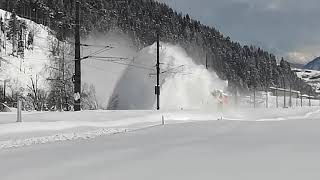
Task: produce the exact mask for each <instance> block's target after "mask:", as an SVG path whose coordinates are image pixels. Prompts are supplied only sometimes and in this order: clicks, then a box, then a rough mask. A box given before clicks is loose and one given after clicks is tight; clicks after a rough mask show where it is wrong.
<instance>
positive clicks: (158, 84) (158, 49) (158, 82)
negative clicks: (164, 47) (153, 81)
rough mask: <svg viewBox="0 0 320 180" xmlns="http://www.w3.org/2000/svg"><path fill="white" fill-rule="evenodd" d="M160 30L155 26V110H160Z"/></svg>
mask: <svg viewBox="0 0 320 180" xmlns="http://www.w3.org/2000/svg"><path fill="white" fill-rule="evenodd" d="M159 76H160V31H159V27H157V86H156V95H157V110H160V79H159V78H160V77H159Z"/></svg>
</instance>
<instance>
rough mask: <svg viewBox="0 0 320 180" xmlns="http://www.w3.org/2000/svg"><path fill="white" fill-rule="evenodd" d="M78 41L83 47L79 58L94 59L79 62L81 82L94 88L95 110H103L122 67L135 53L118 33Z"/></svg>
mask: <svg viewBox="0 0 320 180" xmlns="http://www.w3.org/2000/svg"><path fill="white" fill-rule="evenodd" d="M81 41H82V43H83V44H84V45H86V46H83V48H82V55H81V56H82V57H86V56H96V57H90V58H88V59H86V60H83V61H82V80H83V82H85V83H87V84H89V85H93V86H94V87H95V90H96V96H97V99H98V104H99V108H106V107H107V103H108V101H109V98H110V96H111V94H112V92H113V90H114V87H115V85H116V83H117V81H118V80H119V79H120V77H121V75H122V74H123V72H124V71H125V69H126V68H127V65H126V64H129V63H130V61H132V59H133V57H134V56H135V54H136V53H137V50H136V48H135V47H134V45H133V43H132V41H131V39H130V38H129V37H128V36H127V35H125V34H123V33H119V32H109V33H106V34H103V33H91V34H90V35H89V36H88V37H87V38H86V39H82V40H81ZM107 46H110V47H111V48H107ZM97 57H99V58H97ZM119 58H124V59H119Z"/></svg>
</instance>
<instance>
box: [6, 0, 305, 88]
mask: <svg viewBox="0 0 320 180" xmlns="http://www.w3.org/2000/svg"><path fill="white" fill-rule="evenodd" d="M80 2H81V12H82V16H81V24H82V29H81V32H82V36H83V37H86V36H87V35H88V34H89V33H91V32H108V31H110V30H117V31H121V32H124V33H127V34H129V35H130V36H131V37H132V39H133V40H134V42H135V44H136V46H137V48H142V47H145V46H147V45H151V44H153V43H154V42H155V40H156V33H157V30H159V32H160V33H161V41H164V42H170V43H173V44H179V45H181V46H182V47H183V48H185V49H186V50H187V52H188V53H189V54H190V56H192V57H194V59H195V60H196V61H197V62H196V63H198V64H205V63H206V59H207V62H208V67H209V68H210V69H211V70H214V71H215V72H216V73H217V74H218V75H219V76H220V77H221V78H222V79H227V80H229V86H230V89H236V88H233V87H235V86H236V87H238V89H239V90H240V89H241V90H242V91H247V90H250V89H253V88H257V89H260V90H265V89H266V88H267V87H270V86H278V87H284V86H286V87H287V88H288V86H289V85H291V86H292V89H296V90H302V91H303V92H304V93H309V92H310V91H311V87H310V86H309V85H307V84H306V83H304V82H303V81H302V80H301V79H299V78H298V77H297V76H296V75H295V74H294V73H292V72H291V68H290V64H289V63H288V62H286V61H285V60H283V59H282V60H281V62H280V63H279V65H278V64H277V61H276V57H275V55H273V54H271V53H268V52H267V51H264V50H262V49H260V48H258V47H253V46H247V45H245V46H242V45H240V44H239V43H238V42H233V41H231V40H230V38H229V37H225V36H223V35H222V33H220V32H219V31H218V30H216V29H215V28H213V27H208V26H206V25H203V24H201V23H200V22H199V21H197V20H194V19H191V18H190V17H189V15H187V14H186V15H184V14H182V13H178V12H176V11H174V10H173V9H172V8H170V7H169V6H167V5H166V4H163V3H159V2H156V1H154V0H81V1H80ZM74 4H75V1H74V0H2V2H1V8H4V9H6V10H8V11H10V12H13V11H15V12H16V13H17V14H18V15H20V16H22V17H26V18H29V19H32V20H34V21H36V22H37V23H41V24H44V25H46V26H49V27H50V28H51V29H52V30H53V32H52V33H55V34H56V36H57V38H59V39H61V40H63V39H64V38H66V37H72V36H73V24H74V13H73V12H74V6H75V5H74Z"/></svg>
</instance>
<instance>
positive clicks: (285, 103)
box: [283, 77, 287, 108]
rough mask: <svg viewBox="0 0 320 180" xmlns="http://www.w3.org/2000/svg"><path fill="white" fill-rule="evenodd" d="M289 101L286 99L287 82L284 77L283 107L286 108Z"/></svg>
mask: <svg viewBox="0 0 320 180" xmlns="http://www.w3.org/2000/svg"><path fill="white" fill-rule="evenodd" d="M286 106H287V101H286V82H285V80H284V77H283V108H286Z"/></svg>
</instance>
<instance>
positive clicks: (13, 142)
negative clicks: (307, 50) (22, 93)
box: [0, 107, 319, 149]
mask: <svg viewBox="0 0 320 180" xmlns="http://www.w3.org/2000/svg"><path fill="white" fill-rule="evenodd" d="M318 109H319V108H318V107H305V108H295V109H282V108H280V109H274V108H271V109H263V108H262V109H256V110H253V109H225V110H224V112H215V111H209V110H207V111H192V110H189V111H159V112H157V111H84V112H63V113H59V112H42V113H27V112H24V113H23V117H22V120H23V123H16V114H15V113H1V114H0V149H6V148H13V147H23V146H29V145H35V144H45V143H52V142H56V141H66V140H76V139H91V138H96V137H98V136H103V135H109V134H115V133H121V132H128V131H134V130H137V129H141V128H147V127H152V126H157V125H161V124H162V119H164V121H165V124H175V123H186V122H195V121H215V120H219V119H221V118H222V119H223V120H233V121H280V120H293V119H309V118H313V114H315V113H318Z"/></svg>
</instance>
